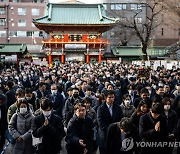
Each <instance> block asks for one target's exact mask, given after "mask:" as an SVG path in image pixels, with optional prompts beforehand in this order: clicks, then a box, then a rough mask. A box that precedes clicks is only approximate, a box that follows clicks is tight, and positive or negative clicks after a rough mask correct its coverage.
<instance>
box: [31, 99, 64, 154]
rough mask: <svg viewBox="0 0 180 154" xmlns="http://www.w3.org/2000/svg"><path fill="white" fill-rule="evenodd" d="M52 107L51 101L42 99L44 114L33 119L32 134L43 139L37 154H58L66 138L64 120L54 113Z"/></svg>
mask: <svg viewBox="0 0 180 154" xmlns="http://www.w3.org/2000/svg"><path fill="white" fill-rule="evenodd" d="M52 106H53V104H52V102H51V101H50V100H49V99H47V98H45V99H42V100H41V109H42V114H40V115H39V116H36V117H35V118H34V119H33V123H32V130H33V132H32V134H33V136H34V137H36V138H42V142H41V143H39V144H38V148H37V151H36V153H37V154H50V153H51V154H58V153H59V151H60V150H61V140H62V138H63V137H64V136H65V132H64V126H63V123H62V119H61V118H60V117H59V116H57V115H55V114H54V113H53V112H52Z"/></svg>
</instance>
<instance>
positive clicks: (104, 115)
mask: <svg viewBox="0 0 180 154" xmlns="http://www.w3.org/2000/svg"><path fill="white" fill-rule="evenodd" d="M112 112H113V115H112V117H111V115H110V112H109V109H108V107H107V105H106V103H103V104H102V105H101V106H99V108H98V110H97V122H98V126H99V129H98V134H99V137H100V146H101V147H104V146H105V139H106V133H107V130H108V127H109V125H110V124H111V123H114V122H119V121H120V120H121V118H122V117H123V112H122V109H121V107H120V106H119V105H117V104H116V103H114V104H113V108H112Z"/></svg>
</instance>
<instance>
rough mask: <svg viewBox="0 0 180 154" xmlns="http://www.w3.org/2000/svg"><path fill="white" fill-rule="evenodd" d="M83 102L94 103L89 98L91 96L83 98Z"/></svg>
mask: <svg viewBox="0 0 180 154" xmlns="http://www.w3.org/2000/svg"><path fill="white" fill-rule="evenodd" d="M82 103H83V104H85V103H86V104H92V100H91V99H90V98H89V97H85V98H84V99H83V100H82Z"/></svg>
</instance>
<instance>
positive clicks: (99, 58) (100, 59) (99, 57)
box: [98, 49, 102, 63]
mask: <svg viewBox="0 0 180 154" xmlns="http://www.w3.org/2000/svg"><path fill="white" fill-rule="evenodd" d="M101 61H102V57H101V49H99V55H98V62H99V63H101Z"/></svg>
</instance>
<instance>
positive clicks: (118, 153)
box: [106, 123, 140, 154]
mask: <svg viewBox="0 0 180 154" xmlns="http://www.w3.org/2000/svg"><path fill="white" fill-rule="evenodd" d="M118 125H119V124H118V123H112V124H110V126H109V128H108V131H107V138H106V154H132V153H133V152H134V151H138V150H137V148H136V146H135V145H134V146H133V147H132V149H129V150H127V151H125V150H123V148H125V147H123V148H122V141H123V140H122V138H121V131H120V128H119V126H118ZM129 129H130V131H129V133H127V134H125V136H124V137H125V138H124V139H127V138H129V139H130V138H131V139H133V141H132V142H133V143H135V142H136V141H139V140H140V138H139V135H138V132H137V129H136V127H135V126H133V125H132V126H131V128H129ZM121 148H122V149H121Z"/></svg>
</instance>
